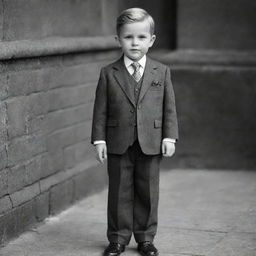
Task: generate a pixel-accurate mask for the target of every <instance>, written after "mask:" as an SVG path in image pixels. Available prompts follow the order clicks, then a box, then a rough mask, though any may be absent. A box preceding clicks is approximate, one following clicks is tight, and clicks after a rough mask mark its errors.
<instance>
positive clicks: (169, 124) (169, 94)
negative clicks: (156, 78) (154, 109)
mask: <svg viewBox="0 0 256 256" xmlns="http://www.w3.org/2000/svg"><path fill="white" fill-rule="evenodd" d="M164 86H165V87H164V103H163V104H164V105H163V138H172V139H178V137H179V136H178V121H177V114H176V105H175V95H174V91H173V86H172V81H171V73H170V69H169V67H167V68H166V73H165V84H164Z"/></svg>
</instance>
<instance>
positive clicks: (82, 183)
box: [73, 165, 108, 200]
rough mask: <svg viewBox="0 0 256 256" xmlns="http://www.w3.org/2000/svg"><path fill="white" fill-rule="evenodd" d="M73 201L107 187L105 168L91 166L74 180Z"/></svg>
mask: <svg viewBox="0 0 256 256" xmlns="http://www.w3.org/2000/svg"><path fill="white" fill-rule="evenodd" d="M73 180H74V194H75V195H74V197H75V200H78V199H81V198H83V197H85V196H88V195H91V194H93V193H96V192H99V191H101V190H102V189H104V188H105V187H106V185H107V181H108V177H107V171H106V170H105V166H102V165H101V166H100V165H93V166H91V167H90V168H88V169H85V170H84V171H83V172H82V173H80V174H78V175H76V176H75V177H74V178H73Z"/></svg>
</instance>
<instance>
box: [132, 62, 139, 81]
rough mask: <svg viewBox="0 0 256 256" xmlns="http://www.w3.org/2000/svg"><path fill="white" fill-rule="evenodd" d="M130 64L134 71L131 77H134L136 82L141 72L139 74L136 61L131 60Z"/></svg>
mask: <svg viewBox="0 0 256 256" xmlns="http://www.w3.org/2000/svg"><path fill="white" fill-rule="evenodd" d="M131 66H132V67H133V69H134V72H133V74H132V76H133V78H134V79H135V81H136V82H139V81H140V79H141V74H140V64H139V63H138V62H133V63H132V64H131Z"/></svg>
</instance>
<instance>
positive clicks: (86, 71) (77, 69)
mask: <svg viewBox="0 0 256 256" xmlns="http://www.w3.org/2000/svg"><path fill="white" fill-rule="evenodd" d="M102 65H103V63H102V62H93V61H92V62H90V63H86V64H82V65H76V66H71V67H64V68H62V69H61V68H55V69H51V70H49V71H48V72H47V73H45V75H47V76H48V83H49V87H50V88H57V87H66V86H73V85H78V84H85V83H90V82H95V81H97V80H98V78H99V71H100V68H101V66H102Z"/></svg>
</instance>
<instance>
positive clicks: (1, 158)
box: [0, 145, 8, 170]
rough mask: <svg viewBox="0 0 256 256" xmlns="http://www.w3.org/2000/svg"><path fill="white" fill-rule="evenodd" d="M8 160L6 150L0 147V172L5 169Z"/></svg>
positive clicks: (4, 146) (3, 146)
mask: <svg viewBox="0 0 256 256" xmlns="http://www.w3.org/2000/svg"><path fill="white" fill-rule="evenodd" d="M7 163H8V158H7V150H6V145H1V146H0V170H2V169H4V168H6V167H7Z"/></svg>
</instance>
